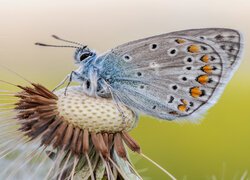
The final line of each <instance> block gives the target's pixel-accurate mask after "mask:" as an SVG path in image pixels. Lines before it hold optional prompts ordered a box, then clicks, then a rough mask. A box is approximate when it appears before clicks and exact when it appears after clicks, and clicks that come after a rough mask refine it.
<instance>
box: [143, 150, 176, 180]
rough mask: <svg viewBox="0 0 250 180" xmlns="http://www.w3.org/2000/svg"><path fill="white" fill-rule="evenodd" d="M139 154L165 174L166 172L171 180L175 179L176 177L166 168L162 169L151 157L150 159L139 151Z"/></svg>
mask: <svg viewBox="0 0 250 180" xmlns="http://www.w3.org/2000/svg"><path fill="white" fill-rule="evenodd" d="M140 155H141V156H142V157H144V158H145V159H147V160H148V161H149V162H151V163H152V164H154V165H155V166H156V167H158V168H159V169H160V170H162V171H163V172H164V173H165V174H167V175H168V176H169V177H170V178H171V179H172V180H176V178H175V177H174V176H173V175H172V174H170V172H168V171H167V170H166V169H164V168H163V167H161V166H160V165H159V164H157V163H156V162H154V161H153V160H152V159H150V158H149V157H148V156H146V155H145V154H143V153H140Z"/></svg>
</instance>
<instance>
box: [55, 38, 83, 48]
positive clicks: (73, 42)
mask: <svg viewBox="0 0 250 180" xmlns="http://www.w3.org/2000/svg"><path fill="white" fill-rule="evenodd" d="M52 37H53V38H55V39H57V40H60V41H63V42H67V43H72V44H76V45H79V46H82V47H85V45H83V44H81V43H78V42H75V41H69V40H66V39H62V38H60V37H58V36H56V35H52ZM86 47H87V46H86Z"/></svg>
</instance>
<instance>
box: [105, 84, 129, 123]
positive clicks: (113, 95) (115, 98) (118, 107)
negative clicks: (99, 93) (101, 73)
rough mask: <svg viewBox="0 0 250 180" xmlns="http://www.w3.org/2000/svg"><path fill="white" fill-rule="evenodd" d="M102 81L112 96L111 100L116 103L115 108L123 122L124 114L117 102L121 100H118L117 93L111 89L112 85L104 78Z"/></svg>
mask: <svg viewBox="0 0 250 180" xmlns="http://www.w3.org/2000/svg"><path fill="white" fill-rule="evenodd" d="M102 82H103V84H104V85H105V88H107V89H108V90H109V92H110V94H111V97H112V99H113V101H114V103H115V105H116V108H117V110H118V111H119V113H121V115H122V119H123V122H125V119H126V115H125V114H124V111H123V110H122V109H121V107H120V105H119V103H118V102H121V101H120V100H119V96H118V95H117V94H115V93H114V91H112V87H111V86H110V85H109V84H108V83H107V82H106V81H105V80H103V81H102Z"/></svg>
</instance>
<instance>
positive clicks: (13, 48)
mask: <svg viewBox="0 0 250 180" xmlns="http://www.w3.org/2000/svg"><path fill="white" fill-rule="evenodd" d="M249 18H250V1H249V0H237V1H235V0H220V1H217V0H152V1H149V0H124V1H119V0H75V1H70V0H60V1H59V0H43V1H42V0H22V1H19V0H0V42H1V43H0V64H3V65H5V66H7V67H10V68H11V69H13V70H15V71H17V72H19V73H20V74H22V75H23V76H24V77H27V78H28V79H29V80H31V81H34V82H39V83H42V84H43V85H46V86H47V87H49V88H53V87H55V86H56V85H57V84H58V83H59V82H60V81H61V80H62V79H63V78H64V77H65V75H66V74H67V73H69V72H70V71H72V70H73V69H74V68H75V67H74V65H73V61H72V59H73V51H72V49H60V48H54V49H53V48H42V47H36V46H34V45H33V44H34V42H37V41H41V42H46V43H52V44H53V43H59V42H56V41H55V40H53V39H52V38H51V37H50V35H51V34H56V35H58V36H62V37H64V38H66V39H70V40H75V41H80V42H83V43H86V44H88V45H89V47H91V48H94V49H96V51H97V52H100V53H101V52H105V51H107V50H108V49H110V48H112V47H115V46H117V45H119V44H121V43H124V42H127V41H130V40H135V39H138V38H143V37H147V36H151V35H156V34H160V33H165V32H171V31H176V30H182V29H190V28H202V27H228V28H235V29H238V30H240V31H242V33H243V34H244V35H245V49H244V57H243V62H242V64H241V66H240V68H239V70H238V71H237V72H236V73H235V75H234V77H233V79H232V80H231V81H230V83H229V85H228V86H227V88H226V90H225V92H224V94H223V95H222V97H221V98H220V100H219V102H218V103H217V104H216V105H215V106H214V107H213V108H211V109H210V110H209V111H208V113H207V114H206V115H205V116H204V118H203V119H202V121H201V123H200V124H188V123H186V124H178V123H174V122H168V121H159V120H156V119H153V118H150V117H142V118H141V119H140V122H139V125H138V127H137V128H136V129H135V130H133V131H132V132H131V134H132V135H133V137H134V138H135V139H136V140H137V141H138V142H139V143H140V144H141V147H142V150H143V152H144V153H145V154H146V155H148V156H149V157H151V158H152V159H154V160H155V161H156V162H158V163H159V164H161V165H162V166H163V167H165V168H166V169H167V170H168V171H170V172H171V173H172V174H174V175H175V176H176V177H177V178H178V179H240V178H241V177H242V176H245V175H246V177H248V178H250V153H249V152H250V114H249V113H250V110H249V109H250V70H249V67H250V62H249V57H250V51H248V49H249V43H250V39H249V38H250V23H249ZM0 79H3V80H6V81H10V82H14V83H21V84H25V82H24V81H23V80H21V79H19V78H17V77H16V76H15V75H13V74H11V73H9V72H7V71H5V70H2V69H1V70H0ZM0 87H1V88H8V89H10V87H7V86H6V87H5V85H3V84H1V85H0ZM132 159H133V161H134V162H135V166H136V168H137V169H138V170H139V171H141V174H142V176H143V177H145V178H151V179H167V176H165V175H164V174H163V173H162V172H161V171H160V170H158V169H157V168H155V167H154V166H153V165H151V164H150V163H148V162H147V161H145V160H144V159H142V158H138V156H137V155H135V154H132ZM248 171H249V174H248Z"/></svg>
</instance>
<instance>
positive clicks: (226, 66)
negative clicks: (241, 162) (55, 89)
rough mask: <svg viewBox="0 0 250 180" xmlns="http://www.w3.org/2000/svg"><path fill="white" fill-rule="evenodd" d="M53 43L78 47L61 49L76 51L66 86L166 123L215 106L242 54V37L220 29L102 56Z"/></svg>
mask: <svg viewBox="0 0 250 180" xmlns="http://www.w3.org/2000/svg"><path fill="white" fill-rule="evenodd" d="M54 38H56V39H59V40H62V41H65V42H69V43H73V44H76V45H77V46H65V47H73V48H76V52H75V56H74V59H75V62H76V64H78V65H79V68H78V69H76V70H74V71H72V73H71V74H69V75H68V76H67V78H69V82H71V81H77V82H80V83H81V84H82V87H83V89H84V91H85V92H86V93H87V94H88V95H90V96H100V97H112V98H113V99H114V100H115V101H116V102H118V103H123V104H124V105H126V106H128V107H129V108H131V109H132V110H134V111H136V112H141V113H144V114H147V115H150V116H154V117H157V118H160V119H166V120H174V119H181V118H185V119H193V118H195V117H198V116H199V115H200V114H202V113H203V112H205V111H207V110H208V108H210V107H211V106H212V105H213V104H214V103H216V101H217V99H218V97H219V96H220V95H221V93H222V91H223V89H224V88H225V86H226V84H227V83H228V81H229V80H230V78H231V77H232V75H233V73H234V71H235V70H236V69H237V67H238V65H239V63H240V58H241V51H242V48H243V43H242V42H243V41H242V36H241V34H240V33H239V32H238V31H236V30H232V29H224V28H206V29H191V30H184V31H177V32H172V33H167V34H162V35H157V36H153V37H149V38H145V39H140V40H136V41H132V42H128V43H125V44H123V45H120V46H118V47H116V48H113V49H111V50H110V51H108V52H106V53H104V54H101V55H97V54H96V53H95V52H94V51H92V50H90V49H89V48H88V47H87V46H85V45H82V44H80V43H76V42H72V41H67V40H63V39H61V38H59V37H57V36H54ZM37 45H42V46H56V45H47V44H42V43H37ZM67 78H66V79H67ZM66 79H65V80H66ZM65 80H64V81H63V82H62V83H64V82H65ZM62 83H61V84H62ZM61 84H60V85H61Z"/></svg>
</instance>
